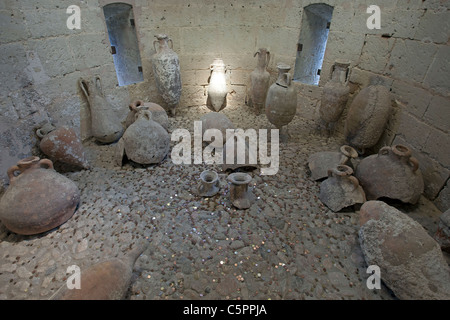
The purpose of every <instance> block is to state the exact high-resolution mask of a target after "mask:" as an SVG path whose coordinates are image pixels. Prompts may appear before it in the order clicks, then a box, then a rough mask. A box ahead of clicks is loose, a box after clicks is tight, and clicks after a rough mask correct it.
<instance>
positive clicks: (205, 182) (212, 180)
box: [196, 170, 220, 197]
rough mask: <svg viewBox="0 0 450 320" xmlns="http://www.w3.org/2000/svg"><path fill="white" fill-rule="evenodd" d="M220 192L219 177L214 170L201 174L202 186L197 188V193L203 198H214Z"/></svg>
mask: <svg viewBox="0 0 450 320" xmlns="http://www.w3.org/2000/svg"><path fill="white" fill-rule="evenodd" d="M219 190H220V187H219V175H218V174H217V172H215V171H212V170H205V171H203V172H202V173H201V174H200V184H199V185H198V186H197V189H196V193H197V194H198V195H199V196H202V197H212V196H214V195H216V194H217V193H218V192H219Z"/></svg>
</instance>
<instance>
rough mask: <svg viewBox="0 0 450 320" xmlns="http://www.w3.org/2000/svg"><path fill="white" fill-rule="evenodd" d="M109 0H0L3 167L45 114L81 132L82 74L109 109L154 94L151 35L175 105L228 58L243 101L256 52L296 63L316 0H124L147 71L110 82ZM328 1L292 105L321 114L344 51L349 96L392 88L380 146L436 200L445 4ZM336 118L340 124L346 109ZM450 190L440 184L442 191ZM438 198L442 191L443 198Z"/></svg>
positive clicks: (200, 89) (26, 148) (445, 76)
mask: <svg viewBox="0 0 450 320" xmlns="http://www.w3.org/2000/svg"><path fill="white" fill-rule="evenodd" d="M112 2H114V1H111V0H37V1H29V0H5V1H2V2H1V3H0V27H1V29H2V32H1V35H0V137H1V138H0V146H1V150H2V152H1V156H0V177H1V178H2V179H3V180H2V182H3V183H2V184H5V183H7V181H6V179H5V177H4V173H5V172H6V169H7V168H8V167H9V166H11V165H13V164H14V163H15V162H16V160H18V159H20V158H23V157H25V156H28V155H31V154H33V153H34V152H35V151H36V146H37V142H38V141H37V138H36V136H35V134H34V130H35V128H37V127H38V126H39V125H41V124H42V123H44V122H45V121H49V120H50V121H52V122H53V123H54V124H56V125H72V126H74V127H76V128H79V130H80V134H81V136H82V138H83V139H87V138H89V137H90V129H89V128H90V117H89V108H88V106H87V103H86V100H85V99H84V97H83V96H82V94H81V90H79V89H78V88H77V80H78V79H79V78H80V77H92V76H94V75H96V74H99V75H100V76H101V78H102V81H103V88H104V94H105V97H106V99H107V100H108V101H109V102H110V103H111V109H112V112H115V113H116V114H117V115H118V116H119V117H120V118H122V119H124V118H125V117H126V114H127V112H128V107H127V106H128V104H129V103H130V102H131V101H133V100H134V99H143V100H147V101H153V102H156V103H160V104H161V105H163V106H164V102H163V101H162V100H161V98H160V96H159V94H158V92H157V89H156V86H155V82H154V79H153V74H152V67H151V56H152V55H153V54H154V52H155V51H154V47H153V41H154V40H155V38H154V36H155V35H156V34H159V33H165V34H167V35H169V36H170V37H171V38H172V39H173V44H174V50H175V51H176V52H177V53H178V55H179V58H180V67H181V75H182V82H183V93H182V97H181V101H180V108H184V107H195V106H199V105H204V104H205V102H206V98H207V97H206V92H207V89H208V79H209V76H210V69H209V67H210V64H211V63H212V61H213V60H214V58H217V57H221V58H222V59H223V60H224V62H225V64H226V65H227V66H228V72H227V76H228V84H229V89H230V94H229V95H228V104H229V105H230V106H239V105H243V104H244V103H245V98H246V92H247V89H248V83H249V74H250V72H251V71H252V70H253V69H254V68H255V66H256V58H254V57H253V54H254V53H255V52H256V50H257V49H258V48H261V47H266V48H268V49H269V50H270V52H271V61H270V64H269V72H270V73H271V75H272V80H273V81H274V80H275V78H276V74H277V70H276V64H277V63H278V62H284V63H287V64H290V65H291V66H292V69H291V73H292V72H293V69H294V65H295V59H296V50H297V42H298V41H299V35H300V31H301V30H300V29H301V22H302V17H303V10H304V9H303V8H304V7H305V6H307V5H309V4H313V3H318V2H319V1H313V0H278V1H273V0H258V1H256V0H221V1H219V0H194V1H185V0H123V1H121V2H124V3H129V4H131V5H132V6H133V8H134V18H135V24H136V32H137V38H138V41H139V50H140V56H141V61H142V68H143V74H144V81H143V82H140V83H137V84H133V85H128V86H122V87H120V86H118V81H117V76H116V71H115V68H114V62H113V58H112V55H111V52H110V44H109V39H108V34H107V29H106V25H105V22H104V16H103V11H102V7H103V6H104V5H106V4H108V3H112ZM320 3H326V4H329V5H331V6H333V7H334V11H333V17H332V21H331V26H330V32H329V37H328V42H327V48H326V52H325V57H324V63H323V66H322V72H321V79H320V82H319V85H318V86H311V85H306V84H302V83H298V82H296V83H295V86H296V88H297V91H298V115H297V116H299V117H304V118H307V119H310V120H318V107H319V106H320V98H321V94H322V88H323V85H324V84H325V83H326V82H327V81H328V79H329V78H330V72H331V67H332V65H333V62H334V61H335V60H336V59H348V60H350V61H351V73H350V86H351V91H352V97H351V99H350V101H349V103H350V102H351V100H352V98H353V97H354V95H356V94H357V93H358V92H359V90H361V88H363V87H365V86H367V85H368V84H369V80H370V77H372V76H377V77H379V78H381V79H382V80H383V82H384V83H385V84H386V85H387V86H389V87H390V89H391V92H392V93H393V98H394V101H396V103H395V115H394V116H393V117H392V119H391V120H390V121H389V126H388V128H387V130H386V134H385V135H384V136H383V138H382V140H381V141H380V146H381V145H384V144H388V145H390V144H392V143H400V142H402V143H405V144H407V145H408V146H410V147H411V148H412V149H413V150H414V155H415V156H417V158H419V160H420V161H421V165H422V168H423V169H424V176H425V178H426V185H427V189H426V195H427V196H428V197H429V198H430V199H436V201H437V202H436V203H438V202H439V203H441V204H439V205H440V206H441V207H440V209H441V210H444V209H446V208H445V206H449V204H448V202H446V201H445V199H448V198H449V196H448V195H445V194H443V192H444V193H445V192H447V193H448V187H445V185H446V183H447V181H448V177H449V170H450V163H449V161H450V157H449V150H450V148H449V143H450V142H449V136H448V133H449V132H448V129H449V128H448V126H449V123H450V121H449V117H450V112H449V86H450V81H449V70H448V68H449V66H450V64H449V61H448V60H449V58H450V52H449V50H450V49H449V45H448V36H449V29H450V28H449V21H450V19H449V3H448V1H441V0H426V1H422V0H393V1H391V0H378V1H368V0H367V1H366V0H361V1H350V0H343V1H338V0H322V1H320ZM372 4H376V5H378V6H379V7H380V9H381V29H380V30H377V29H374V30H370V29H368V28H367V25H366V21H367V19H368V17H369V16H370V14H368V13H367V12H366V10H367V7H368V6H369V5H372ZM70 5H78V6H79V7H80V9H81V29H80V30H77V29H75V30H69V29H68V28H67V27H66V20H67V18H68V17H69V16H70V15H69V14H67V13H66V9H67V7H68V6H70ZM344 119H345V112H344V116H343V119H342V121H341V122H340V123H339V125H338V128H337V129H338V131H341V132H342V128H343V123H344V122H343V120H344ZM446 190H447V191H446ZM442 199H444V200H442Z"/></svg>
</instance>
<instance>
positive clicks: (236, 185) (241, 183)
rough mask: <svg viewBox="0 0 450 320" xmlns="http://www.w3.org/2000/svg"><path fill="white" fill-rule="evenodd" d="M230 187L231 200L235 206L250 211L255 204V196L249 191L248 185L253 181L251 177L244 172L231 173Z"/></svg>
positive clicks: (229, 177)
mask: <svg viewBox="0 0 450 320" xmlns="http://www.w3.org/2000/svg"><path fill="white" fill-rule="evenodd" d="M228 181H229V182H231V186H230V200H231V203H232V204H233V206H235V207H236V208H238V209H248V208H250V207H251V206H252V204H253V203H254V202H255V196H254V195H253V193H252V192H251V191H250V190H249V189H248V184H249V183H250V182H251V181H252V177H251V175H249V174H248V173H244V172H235V173H231V174H230V175H229V176H228Z"/></svg>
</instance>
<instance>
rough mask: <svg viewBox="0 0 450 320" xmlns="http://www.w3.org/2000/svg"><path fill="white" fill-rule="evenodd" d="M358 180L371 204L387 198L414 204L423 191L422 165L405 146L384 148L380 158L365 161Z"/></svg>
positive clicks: (378, 156) (362, 163) (373, 156)
mask: <svg viewBox="0 0 450 320" xmlns="http://www.w3.org/2000/svg"><path fill="white" fill-rule="evenodd" d="M355 176H356V177H357V178H358V179H359V181H360V183H361V185H362V187H363V188H364V191H365V192H366V196H367V199H368V200H376V199H379V198H381V197H387V198H391V199H397V200H401V201H403V202H408V203H412V204H415V203H417V201H418V200H419V198H420V195H421V194H422V193H423V189H424V183H423V178H422V173H421V171H420V169H419V162H418V161H417V159H416V158H414V157H411V150H410V149H409V148H408V147H406V146H403V145H394V146H392V147H384V148H381V149H380V151H379V152H378V154H375V155H371V156H368V157H366V158H364V159H363V160H361V162H360V163H359V165H358V167H357V168H356V173H355Z"/></svg>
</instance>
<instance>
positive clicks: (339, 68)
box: [319, 61, 350, 125]
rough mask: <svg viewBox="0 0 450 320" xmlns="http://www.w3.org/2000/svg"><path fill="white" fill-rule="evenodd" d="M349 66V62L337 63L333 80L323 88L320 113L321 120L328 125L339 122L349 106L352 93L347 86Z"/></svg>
mask: <svg viewBox="0 0 450 320" xmlns="http://www.w3.org/2000/svg"><path fill="white" fill-rule="evenodd" d="M349 65H350V63H348V62H343V61H336V62H335V64H334V66H333V71H332V76H331V79H330V81H328V82H327V84H326V85H325V86H324V88H323V94H322V100H321V104H320V108H319V113H320V118H321V119H322V120H323V121H324V122H325V123H326V124H328V125H329V124H333V123H334V122H336V121H338V120H339V118H340V116H341V114H342V111H344V108H345V106H346V104H347V100H348V95H349V92H350V89H349V87H348V84H347V83H348V82H347V74H348V67H349Z"/></svg>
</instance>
